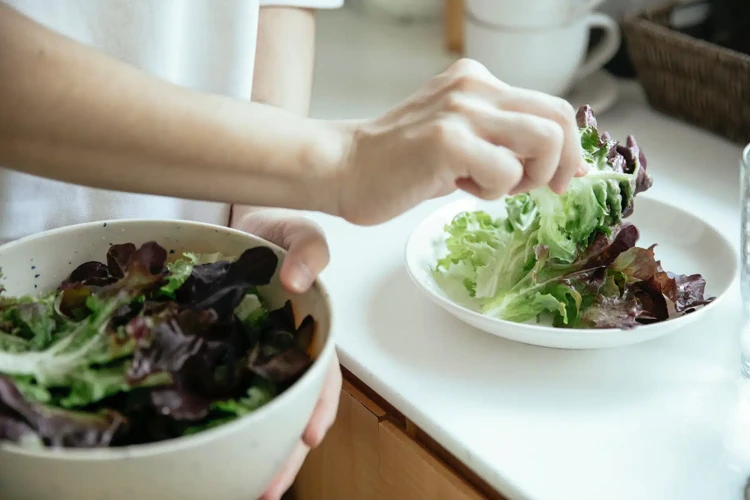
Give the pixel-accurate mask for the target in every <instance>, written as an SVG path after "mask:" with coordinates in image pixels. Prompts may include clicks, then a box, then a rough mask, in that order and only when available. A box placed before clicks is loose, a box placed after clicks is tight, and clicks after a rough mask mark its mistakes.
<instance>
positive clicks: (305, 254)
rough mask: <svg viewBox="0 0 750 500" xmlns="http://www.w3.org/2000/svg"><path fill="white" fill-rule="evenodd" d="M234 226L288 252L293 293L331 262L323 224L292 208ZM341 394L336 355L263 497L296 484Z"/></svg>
mask: <svg viewBox="0 0 750 500" xmlns="http://www.w3.org/2000/svg"><path fill="white" fill-rule="evenodd" d="M234 225H235V226H236V227H237V228H238V229H242V230H244V231H247V232H248V233H252V234H255V235H257V236H260V237H261V238H264V239H266V240H268V241H271V242H273V243H276V244H277V245H279V246H281V247H283V248H285V249H286V250H287V251H288V253H287V256H286V258H285V259H284V263H283V264H282V266H281V271H280V273H279V276H280V277H281V284H282V285H283V286H284V288H286V289H287V290H289V291H290V292H292V293H301V292H304V291H305V290H307V289H308V288H310V286H311V285H312V284H313V282H314V281H315V278H317V276H318V274H319V273H320V272H321V271H322V270H323V269H324V268H325V267H326V266H327V265H328V260H329V254H328V245H327V244H326V240H325V236H324V235H323V232H322V230H321V229H320V227H319V226H318V225H317V224H315V223H314V222H312V221H311V220H308V219H306V218H304V217H301V216H299V215H296V214H295V212H293V211H291V210H281V209H262V210H256V211H251V212H249V213H247V214H246V215H245V216H244V217H242V218H241V219H240V220H239V221H237V222H236V223H235V224H234ZM340 395H341V369H340V368H339V362H338V359H336V356H334V359H333V360H332V362H331V366H330V367H329V369H328V374H327V375H326V379H325V382H324V384H323V391H322V392H321V394H320V398H319V399H318V403H317V404H316V406H315V410H314V411H313V414H312V417H311V418H310V421H309V422H308V424H307V427H306V428H305V432H304V433H303V434H302V439H301V440H300V442H299V444H298V445H297V448H296V449H295V450H294V452H293V453H292V455H291V456H290V457H289V459H288V460H287V463H286V464H285V465H284V468H283V469H282V470H281V471H280V472H279V474H278V475H277V476H276V478H274V480H273V482H272V483H271V485H270V486H269V487H268V489H267V490H266V492H265V494H264V495H263V497H262V500H279V499H280V498H281V495H283V494H284V492H286V490H288V489H289V487H290V486H291V485H292V482H293V481H294V478H295V477H296V476H297V473H298V472H299V470H300V467H302V463H303V462H304V461H305V457H306V456H307V452H308V451H309V450H310V449H311V448H314V447H316V446H318V445H319V444H320V443H321V441H323V438H324V437H325V434H326V432H328V429H329V428H330V427H331V425H333V421H334V419H335V418H336V411H337V409H338V405H339V396H340Z"/></svg>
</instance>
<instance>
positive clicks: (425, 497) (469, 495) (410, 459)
mask: <svg viewBox="0 0 750 500" xmlns="http://www.w3.org/2000/svg"><path fill="white" fill-rule="evenodd" d="M379 437H380V487H381V497H380V498H381V499H383V500H386V499H396V498H404V499H406V498H408V499H410V500H411V499H413V500H481V499H482V498H483V497H482V496H480V495H479V493H478V492H476V491H475V490H474V489H473V488H472V487H471V486H469V485H468V484H466V483H465V482H464V481H463V479H461V478H460V477H458V476H457V475H456V474H455V473H454V472H453V471H452V470H451V469H449V468H448V467H446V466H445V465H444V464H443V463H442V462H440V461H439V460H438V459H437V458H435V457H434V456H433V455H432V454H430V453H429V452H428V451H427V450H425V449H424V448H422V447H421V446H420V445H419V444H417V443H416V442H414V441H413V440H412V439H411V438H410V437H409V436H407V435H406V433H404V432H403V431H402V430H401V429H399V428H398V427H396V426H395V425H394V424H392V423H391V422H382V423H381V424H380V433H379Z"/></svg>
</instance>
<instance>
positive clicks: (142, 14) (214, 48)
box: [0, 0, 343, 243]
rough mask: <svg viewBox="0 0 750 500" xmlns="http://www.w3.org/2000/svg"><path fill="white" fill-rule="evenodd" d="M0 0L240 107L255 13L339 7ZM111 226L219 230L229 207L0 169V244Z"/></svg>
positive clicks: (338, 0)
mask: <svg viewBox="0 0 750 500" xmlns="http://www.w3.org/2000/svg"><path fill="white" fill-rule="evenodd" d="M0 1H3V2H5V3H7V4H9V5H11V6H12V7H15V8H16V9H18V10H19V11H20V12H22V13H24V14H26V15H27V16H29V17H31V18H32V19H34V20H36V21H37V22H39V23H41V24H43V25H45V26H47V27H48V28H50V29H53V30H55V31H57V32H58V33H61V34H63V35H66V36H68V37H70V38H73V39H75V40H77V41H79V42H82V43H85V44H88V45H91V46H94V47H96V48H98V49H100V50H103V51H104V52H106V53H108V54H110V55H111V56H114V57H117V58H119V59H121V60H123V61H125V62H127V63H130V64H132V65H134V66H138V67H140V68H142V69H144V70H146V71H148V72H150V73H152V74H154V75H156V76H158V77H160V78H162V79H164V80H167V81H169V82H171V83H174V84H177V85H183V86H186V87H191V88H193V89H197V90H204V91H209V92H214V93H220V94H225V95H228V96H231V97H236V98H240V99H250V94H251V90H252V82H253V66H254V62H255V42H256V37H257V30H258V9H259V6H261V5H290V6H299V7H311V8H332V7H339V6H341V5H342V4H343V0H280V1H264V0H260V1H259V0H0ZM50 78H54V75H50ZM115 218H166V219H187V220H196V221H202V222H210V223H214V224H227V223H228V219H229V206H228V205H225V204H219V203H205V202H194V201H185V200H179V199H174V198H165V197H157V196H146V195H139V194H127V193H117V192H111V191H103V190H98V189H91V188H87V187H82V186H75V185H70V184H65V183H61V182H57V181H51V180H47V179H41V178H38V177H34V176H30V175H26V174H22V173H18V172H13V171H10V170H7V169H3V168H0V243H2V242H6V241H9V240H12V239H16V238H19V237H22V236H26V235H28V234H31V233H35V232H39V231H44V230H46V229H52V228H56V227H60V226H63V225H69V224H76V223H80V222H88V221H95V220H104V219H115Z"/></svg>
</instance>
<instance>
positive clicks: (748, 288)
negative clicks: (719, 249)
mask: <svg viewBox="0 0 750 500" xmlns="http://www.w3.org/2000/svg"><path fill="white" fill-rule="evenodd" d="M740 189H741V190H742V198H741V200H742V226H741V233H742V234H741V237H742V243H741V244H740V245H741V246H740V258H741V262H742V269H741V270H740V272H741V283H740V284H741V291H742V312H743V322H742V337H741V342H742V361H741V365H740V371H741V373H742V376H743V378H745V379H746V380H750V144H748V145H747V147H746V148H745V150H744V151H743V153H742V158H741V159H740Z"/></svg>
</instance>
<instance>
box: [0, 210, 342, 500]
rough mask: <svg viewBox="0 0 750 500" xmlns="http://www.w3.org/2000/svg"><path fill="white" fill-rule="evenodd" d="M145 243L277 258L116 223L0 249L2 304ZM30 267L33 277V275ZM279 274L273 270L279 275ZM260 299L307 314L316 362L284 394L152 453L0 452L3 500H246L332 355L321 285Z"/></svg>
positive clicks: (289, 437)
mask: <svg viewBox="0 0 750 500" xmlns="http://www.w3.org/2000/svg"><path fill="white" fill-rule="evenodd" d="M150 240H154V241H157V242H158V243H159V244H160V245H162V246H164V247H165V248H167V249H168V250H174V251H175V252H182V251H191V252H199V253H213V252H222V253H223V254H225V255H239V254H241V253H242V252H243V251H244V250H246V249H247V248H250V247H256V246H261V245H263V246H268V247H271V248H272V249H273V250H274V251H275V252H276V253H277V255H278V256H279V258H280V259H282V258H283V256H284V251H283V250H282V249H280V248H279V247H277V246H275V245H272V244H270V243H268V242H267V241H265V240H262V239H260V238H257V237H255V236H252V235H249V234H245V233H243V232H240V231H234V230H231V229H227V228H223V227H217V226H211V225H206V224H199V223H191V222H181V221H179V222H178V221H161V220H154V221H145V220H123V221H111V222H108V223H106V224H105V223H101V222H97V223H89V224H82V225H77V226H71V227H66V228H62V229H57V230H54V231H49V232H45V233H42V234H38V235H35V236H31V237H28V238H24V239H22V240H19V241H15V242H12V243H9V244H6V245H4V246H2V247H0V266H1V267H2V270H3V273H4V278H3V280H2V283H3V285H4V286H5V287H6V288H7V293H8V294H9V295H22V294H27V293H35V292H41V291H44V290H49V289H51V288H54V287H56V286H58V285H59V283H60V282H61V281H62V280H63V279H64V278H65V277H66V276H67V275H68V274H69V273H70V271H72V270H73V269H74V268H75V267H76V266H77V265H79V264H81V263H83V262H85V261H88V260H102V259H103V258H104V255H105V254H106V252H107V249H108V248H109V245H110V243H126V242H132V243H135V244H136V245H140V244H141V243H144V242H146V241H150ZM32 266H33V267H32ZM279 267H280V266H279ZM260 291H261V294H262V295H263V296H264V297H265V298H267V299H268V301H269V303H270V305H271V306H272V307H279V306H281V305H283V303H284V302H285V300H286V299H291V301H292V303H293V305H294V311H295V316H296V318H297V320H298V321H299V320H300V319H301V318H303V317H304V316H305V315H307V314H312V315H313V317H314V318H315V320H316V323H317V327H316V332H315V335H314V340H313V355H314V356H315V358H316V359H315V362H314V363H313V365H312V366H311V367H310V369H309V370H308V371H307V372H306V373H305V374H304V375H303V376H302V377H301V378H300V380H299V381H297V382H296V383H295V384H294V385H293V386H292V387H290V388H289V389H288V390H286V391H285V392H284V393H282V394H281V395H280V396H278V397H277V398H275V399H274V400H273V401H271V402H270V403H268V404H267V405H266V406H264V407H263V408H261V409H259V410H258V411H256V412H254V413H252V414H250V415H248V416H246V417H243V418H240V419H238V420H235V421H233V422H230V423H228V424H225V425H222V426H219V427H217V428H214V429H209V430H206V431H203V432H201V433H198V434H195V435H193V436H188V437H183V438H179V439H174V440H170V441H164V442H160V443H156V444H151V445H139V446H132V447H127V448H104V449H95V450H82V449H72V450H62V451H50V450H43V451H36V450H34V451H32V450H26V449H22V448H20V447H17V446H15V445H12V444H8V443H5V444H0V498H2V499H3V500H46V499H54V500H94V499H96V500H103V499H109V500H115V499H117V500H119V499H122V500H135V499H143V500H146V499H154V500H157V499H160V500H161V499H164V500H166V499H169V500H171V499H175V500H191V499H195V500H207V499H209V498H210V499H219V500H240V499H241V500H254V499H256V498H258V497H259V496H260V495H261V494H262V493H263V491H264V490H265V488H266V486H267V485H268V483H269V482H270V481H271V479H272V478H273V476H274V475H275V474H276V472H277V471H278V470H279V469H280V467H281V466H282V465H283V463H284V461H285V459H286V458H287V456H288V455H289V454H290V453H291V451H292V449H293V448H294V446H295V445H296V443H297V442H298V440H299V438H300V436H301V435H302V432H303V430H304V428H305V425H306V424H307V422H308V420H309V418H310V415H311V414H312V411H313V408H314V406H315V403H316V402H317V399H318V396H319V394H320V391H321V389H322V385H323V381H324V377H325V374H326V368H327V366H328V364H329V362H330V360H331V356H332V355H333V353H334V343H333V340H332V338H331V333H330V332H331V309H330V303H329V300H328V294H327V293H326V291H325V289H324V288H323V286H322V285H321V284H320V283H316V284H315V286H314V287H313V288H312V289H311V290H310V291H308V292H307V293H305V294H301V295H295V296H289V294H288V293H287V292H285V291H284V290H283V289H282V287H281V285H280V283H279V281H278V269H277V274H276V275H274V277H273V279H272V281H271V284H269V285H268V286H266V287H261V289H260Z"/></svg>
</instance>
